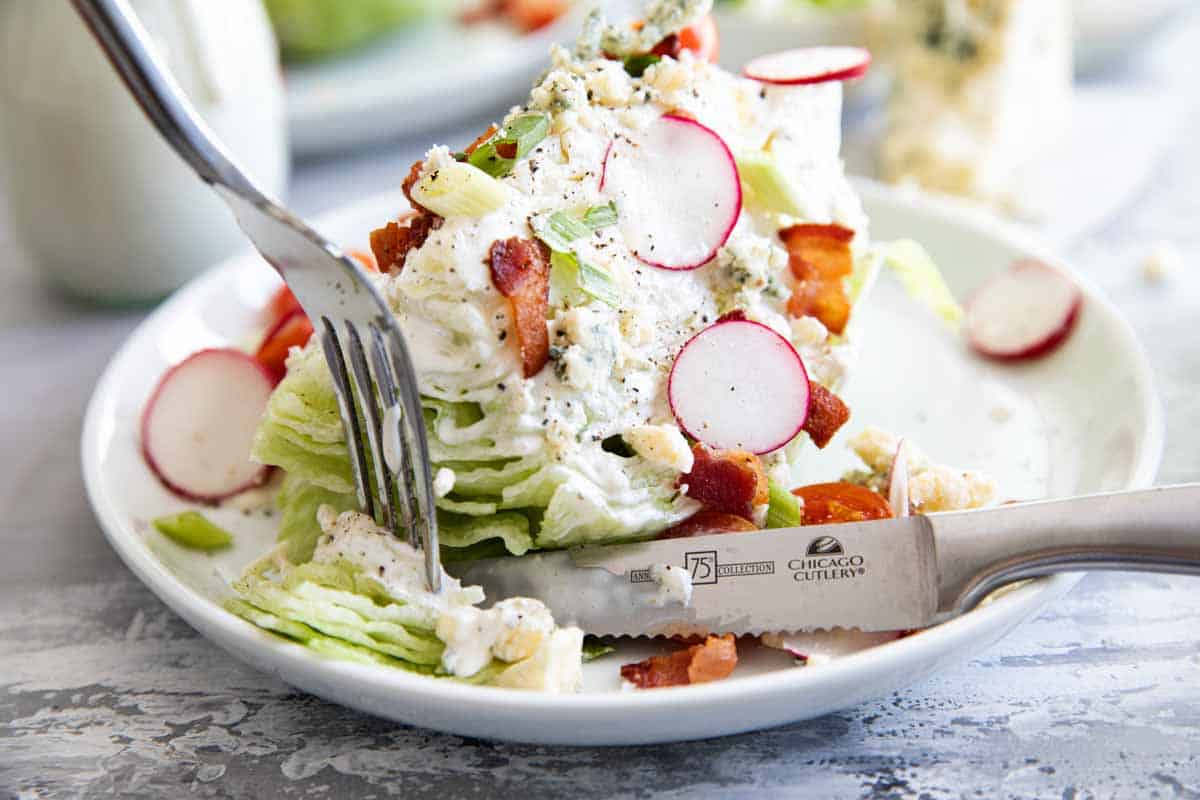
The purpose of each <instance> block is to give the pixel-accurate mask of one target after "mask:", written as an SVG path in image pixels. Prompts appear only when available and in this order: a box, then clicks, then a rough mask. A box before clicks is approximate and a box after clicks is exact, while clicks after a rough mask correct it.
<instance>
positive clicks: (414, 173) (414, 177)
mask: <svg viewBox="0 0 1200 800" xmlns="http://www.w3.org/2000/svg"><path fill="white" fill-rule="evenodd" d="M424 166H425V162H424V161H414V162H413V165H412V166H411V167H409V168H408V174H407V175H405V176H404V181H403V182H402V183H401V184H400V189H401V191H403V192H404V196H405V197H407V198H408V202H409V203H410V204H411V205H412V207H413V208H415V209H416V210H417V211H420V212H422V213H424V214H433V212H432V211H430V210H429V209H428V208H426V207H425V206H423V205H421V204H420V203H418V202H417V201H416V200H413V196H412V189H413V187H414V186H416V185H417V181H419V180H421V170H422V169H423V168H424Z"/></svg>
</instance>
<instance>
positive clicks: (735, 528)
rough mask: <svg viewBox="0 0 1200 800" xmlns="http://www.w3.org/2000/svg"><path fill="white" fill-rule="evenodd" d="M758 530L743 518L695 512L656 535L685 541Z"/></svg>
mask: <svg viewBox="0 0 1200 800" xmlns="http://www.w3.org/2000/svg"><path fill="white" fill-rule="evenodd" d="M756 530H758V526H757V525H755V524H754V523H753V522H751V521H750V520H748V519H746V518H745V517H739V516H737V515H736V514H723V513H721V512H720V511H697V512H696V513H695V514H692V515H691V516H690V517H688V518H687V519H685V520H683V521H682V522H677V523H675V524H674V525H672V526H671V527H669V528H667V529H666V530H665V531H663V532H662V533H660V534H659V535H658V538H659V539H687V538H690V537H692V536H707V535H708V534H710V533H746V532H750V531H756Z"/></svg>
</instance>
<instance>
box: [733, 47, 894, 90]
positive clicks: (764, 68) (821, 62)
mask: <svg viewBox="0 0 1200 800" xmlns="http://www.w3.org/2000/svg"><path fill="white" fill-rule="evenodd" d="M870 67H871V52H870V51H869V50H864V49H863V48H861V47H802V48H800V49H797V50H784V51H782V52H780V53H771V54H769V55H765V56H759V57H758V58H755V59H752V60H751V61H750V63H748V64H746V66H744V67H743V68H742V74H743V75H745V76H746V77H747V78H752V79H753V80H756V81H759V82H760V83H773V84H777V85H780V86H800V85H803V84H810V83H825V82H826V81H847V80H850V79H851V78H859V77H862V76H863V75H865V74H866V73H867V70H868V69H870Z"/></svg>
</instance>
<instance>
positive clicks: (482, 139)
mask: <svg viewBox="0 0 1200 800" xmlns="http://www.w3.org/2000/svg"><path fill="white" fill-rule="evenodd" d="M499 130H500V129H499V128H497V127H496V126H495V125H488V129H487V130H486V131H484V132H483V133H481V134H479V138H478V139H476V140H475V141H473V142H471V143H470V144H469V145H467V146H466V149H464V150H463V152H464V153H466V154H467V155H471V154H472V153H474V152H475V151H476V150H478V149H479V148H480V147H483V145H484V143H486V142H487V140H488V139H490V138H492V137H493V136H495V135H496V132H497V131H499Z"/></svg>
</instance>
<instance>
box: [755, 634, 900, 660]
mask: <svg viewBox="0 0 1200 800" xmlns="http://www.w3.org/2000/svg"><path fill="white" fill-rule="evenodd" d="M903 635H904V634H903V632H902V631H878V632H867V631H860V630H847V629H846V628H834V629H833V630H828V631H809V632H806V633H775V634H770V633H769V634H764V635H763V636H762V638H761V641H762V643H763V644H764V645H766V646H767V647H773V648H775V649H776V650H784V651H786V652H787V653H788V654H789V655H791V656H792V657H793V658H796V659H799V660H801V661H804V662H805V664H807V665H808V666H814V665H816V664H820V663H822V662H825V661H829V660H831V659H834V658H841V657H843V656H848V655H852V654H854V653H857V652H859V651H860V650H866V649H867V648H870V647H877V646H879V645H881V644H887V643H888V642H894V641H896V640H897V639H899V638H900V637H902V636H903Z"/></svg>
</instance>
